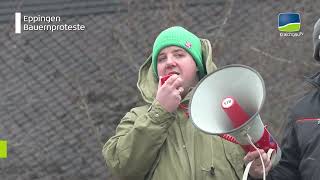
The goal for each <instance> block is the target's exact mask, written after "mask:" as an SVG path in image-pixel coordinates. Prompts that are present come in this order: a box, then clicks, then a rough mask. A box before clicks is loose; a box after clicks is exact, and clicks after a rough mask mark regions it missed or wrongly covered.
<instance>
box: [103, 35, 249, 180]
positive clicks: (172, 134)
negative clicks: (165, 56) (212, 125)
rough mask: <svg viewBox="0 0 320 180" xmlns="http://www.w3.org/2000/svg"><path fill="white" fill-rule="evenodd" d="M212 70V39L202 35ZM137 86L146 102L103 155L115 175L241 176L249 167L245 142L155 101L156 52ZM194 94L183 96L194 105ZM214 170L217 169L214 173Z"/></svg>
mask: <svg viewBox="0 0 320 180" xmlns="http://www.w3.org/2000/svg"><path fill="white" fill-rule="evenodd" d="M201 46H202V56H203V60H204V61H205V63H204V64H205V65H206V70H207V72H208V73H210V72H213V71H214V70H215V69H216V66H215V64H214V63H213V61H212V49H211V45H210V42H209V41H208V40H205V39H201ZM137 86H138V88H139V90H140V92H141V95H142V97H143V99H144V101H145V102H146V103H147V105H145V106H141V107H136V108H133V109H131V110H130V112H128V113H127V114H126V115H125V116H124V117H123V118H122V120H121V122H120V124H119V125H118V127H117V129H116V134H115V135H114V136H113V137H111V138H110V139H109V140H108V141H107V142H106V144H105V145H104V147H103V150H102V153H103V156H104V157H105V159H106V162H107V166H108V167H109V169H110V170H111V171H112V173H113V174H114V175H116V176H118V177H119V178H120V179H125V180H238V179H241V177H242V174H243V171H244V163H243V157H244V151H243V150H242V148H241V147H240V146H239V145H236V144H233V143H230V142H228V141H226V140H224V139H222V138H220V137H219V136H212V135H208V134H205V133H203V132H201V131H200V130H198V129H196V128H195V127H194V126H193V124H192V123H191V121H190V120H188V118H187V116H186V114H185V112H184V111H183V110H182V109H180V108H179V109H178V110H177V111H176V112H174V113H169V112H166V111H165V110H164V109H163V108H162V107H161V106H160V104H159V103H158V101H157V100H155V95H156V91H157V86H158V80H157V79H155V77H154V74H153V71H152V67H151V56H150V57H149V58H148V59H147V60H146V62H145V63H144V64H143V65H142V66H141V68H140V70H139V79H138V83H137ZM190 95H191V92H189V93H188V95H187V96H186V97H185V98H184V99H183V100H182V102H185V103H188V100H189V99H190ZM210 170H211V171H210Z"/></svg>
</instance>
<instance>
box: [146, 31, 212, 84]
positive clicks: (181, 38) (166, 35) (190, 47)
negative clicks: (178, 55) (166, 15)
mask: <svg viewBox="0 0 320 180" xmlns="http://www.w3.org/2000/svg"><path fill="white" fill-rule="evenodd" d="M168 46H178V47H181V48H183V49H184V50H186V51H187V52H188V53H189V54H190V55H191V56H192V58H193V60H194V61H195V62H196V65H197V67H198V70H199V76H200V77H199V78H200V79H201V78H202V77H204V76H205V74H206V73H205V68H204V66H203V63H202V51H201V42H200V39H199V38H198V37H197V36H196V35H194V34H193V33H191V32H189V31H188V30H186V29H184V28H183V27H179V26H174V27H171V28H168V29H166V30H164V31H162V32H161V33H160V34H159V35H158V37H157V38H156V40H155V42H154V44H153V49H152V68H153V72H154V74H155V76H156V77H157V78H158V70H157V63H158V55H159V53H160V51H161V50H162V49H163V48H166V47H168Z"/></svg>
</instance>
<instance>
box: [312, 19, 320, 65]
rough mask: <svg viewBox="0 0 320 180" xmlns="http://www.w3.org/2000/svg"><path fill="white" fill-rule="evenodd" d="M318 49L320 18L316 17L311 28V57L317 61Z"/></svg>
mask: <svg viewBox="0 0 320 180" xmlns="http://www.w3.org/2000/svg"><path fill="white" fill-rule="evenodd" d="M319 50H320V19H318V21H317V22H316V24H315V25H314V29H313V57H314V59H315V60H317V61H320V57H319Z"/></svg>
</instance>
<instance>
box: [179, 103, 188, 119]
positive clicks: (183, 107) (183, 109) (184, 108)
mask: <svg viewBox="0 0 320 180" xmlns="http://www.w3.org/2000/svg"><path fill="white" fill-rule="evenodd" d="M179 108H180V109H181V110H182V111H183V112H184V114H185V115H186V116H187V119H189V112H188V105H187V104H182V103H181V104H179Z"/></svg>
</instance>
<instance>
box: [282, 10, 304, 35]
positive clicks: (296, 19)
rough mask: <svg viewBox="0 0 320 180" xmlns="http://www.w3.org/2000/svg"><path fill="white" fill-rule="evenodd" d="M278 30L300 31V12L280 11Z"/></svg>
mask: <svg viewBox="0 0 320 180" xmlns="http://www.w3.org/2000/svg"><path fill="white" fill-rule="evenodd" d="M278 30H279V31H281V32H297V31H300V14H299V13H280V14H279V15H278Z"/></svg>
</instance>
